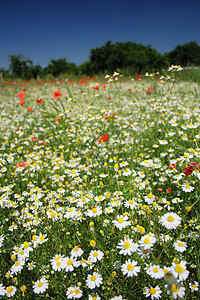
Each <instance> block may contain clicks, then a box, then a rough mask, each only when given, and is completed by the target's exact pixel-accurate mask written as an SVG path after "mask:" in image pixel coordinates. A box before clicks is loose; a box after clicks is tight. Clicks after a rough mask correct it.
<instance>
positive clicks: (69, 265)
mask: <svg viewBox="0 0 200 300" xmlns="http://www.w3.org/2000/svg"><path fill="white" fill-rule="evenodd" d="M75 264H76V260H75V259H74V258H73V257H72V256H71V257H64V258H63V264H62V268H63V269H65V271H66V272H72V271H73V270H74V267H75Z"/></svg>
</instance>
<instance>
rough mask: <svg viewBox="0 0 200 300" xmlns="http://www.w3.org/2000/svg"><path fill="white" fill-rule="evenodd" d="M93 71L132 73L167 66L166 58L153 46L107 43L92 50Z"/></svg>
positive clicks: (131, 43)
mask: <svg viewBox="0 0 200 300" xmlns="http://www.w3.org/2000/svg"><path fill="white" fill-rule="evenodd" d="M90 64H91V70H92V71H93V72H94V73H98V72H104V73H105V72H113V71H115V70H116V69H118V68H119V69H125V68H126V69H129V70H130V72H132V73H142V72H146V71H147V70H148V71H153V70H158V69H160V68H162V67H164V66H165V64H166V63H165V59H164V57H163V56H162V55H161V54H159V53H158V52H157V51H156V50H155V49H152V48H151V46H144V45H142V44H138V43H133V42H126V43H122V42H117V43H115V44H112V43H111V42H110V41H108V42H106V43H105V45H104V46H102V47H100V48H95V49H91V55H90Z"/></svg>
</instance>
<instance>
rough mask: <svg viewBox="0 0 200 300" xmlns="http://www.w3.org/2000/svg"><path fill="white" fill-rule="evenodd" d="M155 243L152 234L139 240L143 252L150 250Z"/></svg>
mask: <svg viewBox="0 0 200 300" xmlns="http://www.w3.org/2000/svg"><path fill="white" fill-rule="evenodd" d="M155 242H156V238H155V235H154V234H153V233H149V234H146V235H144V236H142V237H141V239H140V240H139V244H140V246H141V247H142V248H143V249H145V250H148V249H150V248H152V247H153V245H154V244H155Z"/></svg>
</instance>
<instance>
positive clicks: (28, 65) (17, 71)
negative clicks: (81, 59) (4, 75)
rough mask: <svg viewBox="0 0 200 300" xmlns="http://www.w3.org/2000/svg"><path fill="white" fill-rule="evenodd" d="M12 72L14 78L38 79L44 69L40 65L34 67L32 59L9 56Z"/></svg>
mask: <svg viewBox="0 0 200 300" xmlns="http://www.w3.org/2000/svg"><path fill="white" fill-rule="evenodd" d="M9 59H10V66H9V68H10V72H11V76H12V77H13V78H22V79H30V78H37V76H38V75H40V72H41V70H42V67H41V66H40V65H36V66H33V62H32V61H31V60H30V59H27V58H24V57H23V56H22V55H21V54H20V55H9Z"/></svg>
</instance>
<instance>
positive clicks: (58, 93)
mask: <svg viewBox="0 0 200 300" xmlns="http://www.w3.org/2000/svg"><path fill="white" fill-rule="evenodd" d="M60 97H62V94H61V93H60V91H55V92H54V98H60Z"/></svg>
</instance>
